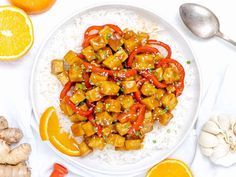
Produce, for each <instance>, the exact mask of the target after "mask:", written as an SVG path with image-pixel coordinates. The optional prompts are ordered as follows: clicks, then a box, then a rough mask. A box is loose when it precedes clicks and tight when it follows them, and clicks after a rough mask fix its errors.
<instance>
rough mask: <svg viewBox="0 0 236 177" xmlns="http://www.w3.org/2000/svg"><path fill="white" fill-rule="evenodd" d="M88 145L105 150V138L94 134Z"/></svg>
mask: <svg viewBox="0 0 236 177" xmlns="http://www.w3.org/2000/svg"><path fill="white" fill-rule="evenodd" d="M88 146H89V147H91V148H93V149H100V150H103V148H104V147H105V140H104V139H103V138H101V137H98V136H93V137H92V138H90V139H89V140H88Z"/></svg>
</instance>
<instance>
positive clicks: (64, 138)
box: [49, 133, 81, 156]
mask: <svg viewBox="0 0 236 177" xmlns="http://www.w3.org/2000/svg"><path fill="white" fill-rule="evenodd" d="M49 141H50V142H51V144H52V145H53V146H54V147H55V148H57V149H58V150H59V151H60V152H62V153H63V154H66V155H69V156H80V155H81V154H80V150H79V147H78V144H77V143H76V141H75V140H74V139H73V138H70V137H69V135H68V133H61V134H58V135H55V136H51V137H50V139H49Z"/></svg>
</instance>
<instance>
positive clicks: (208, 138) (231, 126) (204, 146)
mask: <svg viewBox="0 0 236 177" xmlns="http://www.w3.org/2000/svg"><path fill="white" fill-rule="evenodd" d="M198 142H199V145H200V149H201V151H202V154H204V155H205V156H207V157H209V158H210V159H211V161H212V162H213V163H216V164H220V165H223V166H229V165H232V164H234V163H236V159H235V158H231V157H232V155H235V154H236V118H230V117H228V116H214V117H211V118H210V120H209V121H207V122H206V123H205V124H204V125H203V127H202V130H201V133H200V135H199V140H198ZM225 159H229V161H230V162H227V165H226V163H225Z"/></svg>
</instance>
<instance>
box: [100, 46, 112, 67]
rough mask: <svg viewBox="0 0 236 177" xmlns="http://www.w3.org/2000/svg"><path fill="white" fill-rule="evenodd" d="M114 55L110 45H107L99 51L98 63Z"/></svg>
mask: <svg viewBox="0 0 236 177" xmlns="http://www.w3.org/2000/svg"><path fill="white" fill-rule="evenodd" d="M111 55H112V51H111V49H110V48H109V47H105V48H103V49H101V50H99V51H98V52H97V57H98V63H101V62H102V61H103V60H105V59H107V58H108V57H109V56H111Z"/></svg>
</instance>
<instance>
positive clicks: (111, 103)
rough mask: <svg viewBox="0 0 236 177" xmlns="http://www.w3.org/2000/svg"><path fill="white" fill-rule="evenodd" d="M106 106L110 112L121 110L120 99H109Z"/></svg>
mask: <svg viewBox="0 0 236 177" xmlns="http://www.w3.org/2000/svg"><path fill="white" fill-rule="evenodd" d="M105 108H106V111H108V112H120V111H121V104H120V102H119V100H115V99H107V100H106V101H105Z"/></svg>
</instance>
